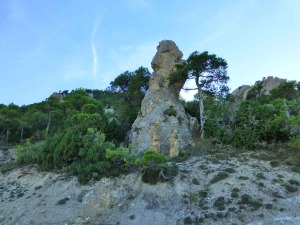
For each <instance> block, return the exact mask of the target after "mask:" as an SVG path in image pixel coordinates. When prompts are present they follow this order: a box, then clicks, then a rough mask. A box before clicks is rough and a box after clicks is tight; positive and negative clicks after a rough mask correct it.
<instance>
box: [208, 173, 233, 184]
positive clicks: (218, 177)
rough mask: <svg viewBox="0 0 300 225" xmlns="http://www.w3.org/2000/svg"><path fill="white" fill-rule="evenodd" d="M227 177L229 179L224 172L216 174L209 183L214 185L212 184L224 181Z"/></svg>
mask: <svg viewBox="0 0 300 225" xmlns="http://www.w3.org/2000/svg"><path fill="white" fill-rule="evenodd" d="M228 177H229V174H228V173H226V172H224V171H222V172H219V173H217V174H216V175H215V176H214V177H213V178H212V179H211V181H210V183H211V184H214V183H217V182H219V181H221V180H224V179H226V178H228Z"/></svg>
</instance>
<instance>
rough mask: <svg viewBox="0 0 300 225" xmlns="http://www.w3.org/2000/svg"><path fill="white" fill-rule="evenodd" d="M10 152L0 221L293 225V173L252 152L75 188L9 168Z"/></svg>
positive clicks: (64, 179)
mask: <svg viewBox="0 0 300 225" xmlns="http://www.w3.org/2000/svg"><path fill="white" fill-rule="evenodd" d="M13 153H14V150H13V149H9V148H2V149H1V150H0V169H1V171H2V173H0V224H5V225H9V224H19V225H21V224H43V225H47V224H49V225H50V224H62V225H64V224H70V225H71V224H74V225H75V224H97V225H100V224H102V225H104V224H105V225H108V224H120V225H121V224H123V225H127V224H128V225H131V224H132V225H134V224H136V225H146V224H166V225H167V224H168V225H169V224H230V225H233V224H248V225H250V224H251V225H266V224H275V225H276V224H277V225H279V224H295V225H296V224H300V192H299V186H300V174H299V173H293V172H291V170H290V168H289V167H287V166H285V165H281V164H280V163H279V164H278V162H277V163H275V162H271V163H270V161H262V160H259V159H256V158H259V157H258V155H257V154H256V153H249V152H248V153H244V154H238V155H235V156H232V155H230V154H227V153H226V150H225V151H223V152H219V153H215V154H208V155H206V156H198V157H196V156H194V157H191V158H189V159H188V160H187V161H185V162H181V163H178V166H179V173H178V175H177V176H176V177H175V178H174V179H173V180H171V181H169V182H164V183H158V184H156V185H149V184H145V183H143V182H142V181H141V173H138V172H136V173H132V174H129V175H126V176H125V175H124V176H120V177H117V178H103V179H101V180H100V181H92V182H90V183H89V184H88V185H79V183H78V182H77V179H76V178H75V177H72V176H69V175H67V174H57V173H49V172H42V171H38V169H37V168H36V166H34V165H31V166H23V167H20V168H15V169H12V167H11V166H12V165H13V161H14V160H13Z"/></svg>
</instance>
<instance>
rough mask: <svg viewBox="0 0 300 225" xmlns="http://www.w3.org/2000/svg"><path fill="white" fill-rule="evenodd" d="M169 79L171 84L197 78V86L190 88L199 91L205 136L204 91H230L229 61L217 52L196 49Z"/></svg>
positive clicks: (200, 117)
mask: <svg viewBox="0 0 300 225" xmlns="http://www.w3.org/2000/svg"><path fill="white" fill-rule="evenodd" d="M169 79H170V85H172V84H175V83H177V82H185V81H186V80H187V79H194V80H195V84H196V88H188V90H197V91H198V99H199V111H200V116H199V121H200V132H201V137H202V138H203V137H204V124H205V116H204V105H203V98H204V95H203V92H206V93H209V94H210V95H221V96H223V95H225V94H227V93H228V91H229V88H228V87H227V85H226V84H227V82H228V80H229V77H228V76H227V62H226V61H225V60H224V59H222V58H220V57H217V56H216V55H215V54H208V52H207V51H205V52H203V53H199V52H197V51H195V52H193V53H192V54H191V55H190V56H189V57H188V59H187V60H186V62H184V63H183V64H180V65H178V66H177V70H176V71H175V72H174V73H172V74H170V78H169Z"/></svg>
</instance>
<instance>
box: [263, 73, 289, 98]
mask: <svg viewBox="0 0 300 225" xmlns="http://www.w3.org/2000/svg"><path fill="white" fill-rule="evenodd" d="M284 82H286V79H281V78H278V77H272V76H268V77H267V78H266V79H263V81H262V91H263V92H264V94H269V93H270V91H271V90H272V89H274V88H276V87H278V86H279V85H280V84H281V83H284Z"/></svg>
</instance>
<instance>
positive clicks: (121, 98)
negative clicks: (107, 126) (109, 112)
mask: <svg viewBox="0 0 300 225" xmlns="http://www.w3.org/2000/svg"><path fill="white" fill-rule="evenodd" d="M149 77H150V72H149V71H148V69H147V68H144V67H140V68H138V69H137V70H135V71H134V72H129V71H126V72H124V73H122V74H120V75H119V76H118V77H117V78H116V79H115V80H114V81H113V82H111V83H110V85H111V86H110V87H109V89H108V90H110V91H111V92H112V93H115V94H119V95H118V99H116V101H115V102H114V103H113V107H114V109H115V110H116V115H117V118H118V121H119V123H120V129H121V130H122V133H123V137H125V135H126V132H127V131H128V130H129V129H130V127H131V125H132V124H133V122H134V120H135V119H136V117H137V115H138V113H139V111H140V108H141V102H142V100H143V98H144V96H145V92H146V91H147V90H148V86H149V84H148V83H149Z"/></svg>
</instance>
